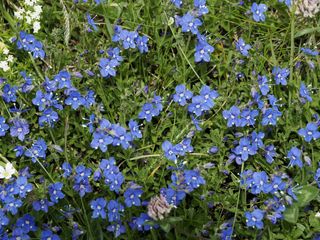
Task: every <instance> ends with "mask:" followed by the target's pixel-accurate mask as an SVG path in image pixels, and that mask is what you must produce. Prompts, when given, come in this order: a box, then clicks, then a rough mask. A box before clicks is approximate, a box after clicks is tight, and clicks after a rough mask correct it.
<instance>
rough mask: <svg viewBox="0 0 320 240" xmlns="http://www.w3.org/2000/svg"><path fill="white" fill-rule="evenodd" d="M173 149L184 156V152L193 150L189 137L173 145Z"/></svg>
mask: <svg viewBox="0 0 320 240" xmlns="http://www.w3.org/2000/svg"><path fill="white" fill-rule="evenodd" d="M174 148H175V151H176V152H177V154H179V155H180V156H184V155H185V154H186V153H190V152H193V147H192V146H191V139H190V138H185V139H183V140H182V142H181V143H179V144H177V145H175V146H174Z"/></svg>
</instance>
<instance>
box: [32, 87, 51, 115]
mask: <svg viewBox="0 0 320 240" xmlns="http://www.w3.org/2000/svg"><path fill="white" fill-rule="evenodd" d="M52 97H53V93H52V92H48V93H43V92H42V91H41V90H38V91H37V92H36V96H35V98H33V99H32V103H33V105H35V106H38V108H39V111H43V110H44V109H45V108H46V107H48V106H50V105H51V101H52Z"/></svg>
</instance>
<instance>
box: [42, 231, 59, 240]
mask: <svg viewBox="0 0 320 240" xmlns="http://www.w3.org/2000/svg"><path fill="white" fill-rule="evenodd" d="M40 240H60V237H59V236H58V235H57V234H54V233H53V232H52V231H51V230H49V229H48V230H43V231H42V232H41V237H40Z"/></svg>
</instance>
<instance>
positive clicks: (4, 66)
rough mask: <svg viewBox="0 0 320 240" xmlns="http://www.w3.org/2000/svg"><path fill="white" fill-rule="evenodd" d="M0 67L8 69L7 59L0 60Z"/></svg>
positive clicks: (4, 69)
mask: <svg viewBox="0 0 320 240" xmlns="http://www.w3.org/2000/svg"><path fill="white" fill-rule="evenodd" d="M0 68H1V69H2V70H3V71H4V72H6V71H8V70H9V69H10V67H9V65H8V62H7V61H0Z"/></svg>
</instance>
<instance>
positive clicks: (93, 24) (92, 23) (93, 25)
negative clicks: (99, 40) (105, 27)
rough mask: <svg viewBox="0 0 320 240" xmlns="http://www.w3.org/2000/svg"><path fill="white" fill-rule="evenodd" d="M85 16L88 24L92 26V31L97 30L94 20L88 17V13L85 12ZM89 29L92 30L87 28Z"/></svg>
mask: <svg viewBox="0 0 320 240" xmlns="http://www.w3.org/2000/svg"><path fill="white" fill-rule="evenodd" d="M86 17H87V21H88V24H89V25H90V27H92V28H93V30H94V31H98V27H97V25H96V23H95V22H94V20H93V18H91V17H90V14H89V13H86ZM89 31H92V29H91V28H89Z"/></svg>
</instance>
